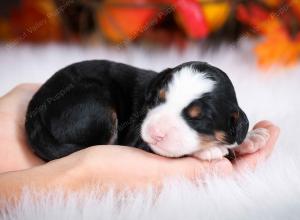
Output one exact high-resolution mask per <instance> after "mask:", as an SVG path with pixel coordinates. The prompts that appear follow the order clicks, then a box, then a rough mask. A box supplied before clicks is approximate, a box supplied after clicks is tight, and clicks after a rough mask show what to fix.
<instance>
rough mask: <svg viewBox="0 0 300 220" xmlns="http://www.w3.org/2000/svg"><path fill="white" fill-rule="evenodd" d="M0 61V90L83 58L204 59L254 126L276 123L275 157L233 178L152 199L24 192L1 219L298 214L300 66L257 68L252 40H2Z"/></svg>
mask: <svg viewBox="0 0 300 220" xmlns="http://www.w3.org/2000/svg"><path fill="white" fill-rule="evenodd" d="M0 58H1V59H0V67H1V70H0V85H1V86H0V95H2V94H4V93H5V92H7V91H8V90H9V89H11V88H12V87H13V86H15V85H16V84H18V83H21V82H44V81H45V80H46V79H47V78H49V77H50V76H51V75H52V74H53V73H54V72H55V71H56V70H58V69H59V68H61V67H63V66H65V65H67V64H70V63H73V62H77V61H81V60H86V59H111V60H115V61H121V62H125V63H128V64H132V65H136V66H139V67H144V68H151V69H155V70H162V69H164V68H166V67H169V66H175V65H177V64H179V63H182V62H185V61H190V60H204V61H208V62H210V63H211V64H213V65H216V66H218V67H220V68H221V69H223V70H224V71H225V72H227V73H228V74H229V76H230V77H231V79H232V81H233V83H234V85H235V88H236V91H237V96H238V100H239V103H240V105H241V106H242V108H243V109H244V110H245V112H246V113H247V114H248V117H249V120H250V122H251V124H252V125H253V124H254V123H255V122H257V121H258V120H261V119H269V120H271V121H273V122H274V123H276V124H277V125H279V126H280V127H281V135H280V139H279V141H278V144H277V146H276V149H275V152H274V154H273V155H272V157H271V158H270V159H269V160H268V161H267V162H266V163H264V164H262V165H261V166H260V168H259V169H258V170H257V171H256V172H255V173H250V172H249V173H245V174H244V175H243V176H242V177H240V179H239V180H238V181H237V180H233V179H230V178H229V179H218V178H215V179H213V178H212V179H211V180H209V181H207V183H206V186H205V187H204V186H199V187H196V186H193V185H191V184H189V183H188V182H186V181H176V182H175V181H170V182H168V183H166V187H165V188H164V189H163V191H162V193H161V194H160V196H159V197H157V198H155V199H154V198H153V193H152V192H151V191H149V192H147V193H145V194H131V195H127V196H126V197H120V196H119V197H117V196H114V195H113V193H108V194H107V195H105V196H103V197H102V198H101V199H99V198H98V199H97V198H94V197H93V193H92V190H91V192H90V193H89V194H86V195H82V196H80V199H79V197H76V195H73V196H70V197H69V199H68V200H67V201H65V200H63V199H62V196H61V194H59V193H58V192H52V193H51V194H50V195H47V196H46V195H45V199H44V200H43V201H41V202H39V203H33V202H32V201H31V200H30V197H31V195H30V194H24V197H23V201H22V203H21V204H20V205H19V206H18V207H17V208H13V209H11V210H10V211H9V212H8V213H6V215H3V216H0V219H22V220H26V219H28V220H32V219H130V220H135V219H136V220H139V219H191V220H193V219H222V220H226V219H228V220H232V219H263V220H267V219H300V144H299V143H298V142H299V141H298V137H299V135H300V132H299V131H300V129H299V126H300V123H299V122H300V120H299V119H300V117H299V114H300V98H299V92H300V75H299V74H300V72H299V70H300V69H299V67H300V66H296V67H294V68H291V69H279V68H274V69H272V70H270V71H269V72H268V73H263V72H260V71H259V70H258V69H257V67H256V65H255V59H254V57H253V55H252V52H251V45H249V44H244V45H241V47H240V48H239V49H236V48H234V47H232V46H225V47H223V48H220V49H219V50H217V51H209V52H207V51H206V52H205V53H204V52H203V51H201V49H199V48H197V47H196V46H195V45H191V46H190V47H189V48H188V49H187V50H186V51H184V52H181V51H178V50H176V49H174V48H171V49H150V48H140V47H130V49H127V50H118V49H113V48H106V47H105V48H104V47H96V48H91V47H89V48H87V47H76V46H58V45H48V46H35V47H34V46H18V45H17V46H16V47H13V48H9V49H6V47H5V45H2V46H0ZM154 200H155V202H153V201H154Z"/></svg>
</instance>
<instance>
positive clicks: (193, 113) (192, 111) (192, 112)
mask: <svg viewBox="0 0 300 220" xmlns="http://www.w3.org/2000/svg"><path fill="white" fill-rule="evenodd" d="M201 112H202V109H201V108H200V107H199V106H192V107H190V108H189V109H188V115H189V116H190V117H191V118H197V117H199V116H200V115H201Z"/></svg>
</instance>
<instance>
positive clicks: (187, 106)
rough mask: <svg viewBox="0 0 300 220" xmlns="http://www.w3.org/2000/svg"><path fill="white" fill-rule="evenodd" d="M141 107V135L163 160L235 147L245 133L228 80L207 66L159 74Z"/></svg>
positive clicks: (243, 118) (195, 65)
mask: <svg viewBox="0 0 300 220" xmlns="http://www.w3.org/2000/svg"><path fill="white" fill-rule="evenodd" d="M145 105H146V106H147V108H148V112H147V114H146V117H145V119H144V121H143V123H142V128H141V136H142V139H143V140H144V141H145V142H146V143H148V145H149V146H150V147H151V149H152V150H153V151H154V152H155V153H157V154H160V155H162V156H167V157H180V156H183V155H189V154H192V153H194V152H196V151H199V150H201V149H205V148H209V147H211V146H216V145H224V144H226V145H230V144H234V143H235V142H236V143H238V144H239V143H241V142H242V141H243V140H244V139H245V136H246V134H247V131H248V126H249V125H248V119H247V117H246V115H245V113H244V112H243V111H242V110H241V109H240V108H239V106H238V103H237V99H236V95H235V91H234V88H233V85H232V83H231V81H230V79H229V78H228V77H227V75H226V74H225V73H224V72H223V71H221V70H220V69H218V68H216V67H213V66H210V65H208V64H207V63H202V62H189V63H185V64H182V65H180V66H178V67H175V68H174V69H167V70H165V71H163V72H161V73H160V74H159V75H158V76H157V77H156V78H155V79H154V80H153V81H152V82H151V83H150V85H149V87H148V90H147V92H146V97H145Z"/></svg>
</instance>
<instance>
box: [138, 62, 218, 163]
mask: <svg viewBox="0 0 300 220" xmlns="http://www.w3.org/2000/svg"><path fill="white" fill-rule="evenodd" d="M213 88H214V81H213V80H211V79H208V78H207V77H206V75H205V73H199V72H197V71H196V70H194V69H193V68H192V67H184V68H182V69H181V70H180V71H178V72H176V73H174V74H173V78H172V80H171V81H170V82H169V84H168V88H167V91H166V101H165V103H162V104H160V105H158V106H156V107H155V108H153V109H152V110H150V111H149V112H148V114H147V116H146V118H145V120H144V122H143V124H142V131H141V136H142V139H143V140H144V141H145V142H147V143H148V144H149V145H150V147H151V149H152V150H153V151H154V152H155V153H157V154H160V155H162V156H168V157H179V156H183V155H187V154H191V153H193V152H196V151H198V150H200V149H201V146H200V143H201V140H200V137H199V135H198V133H197V132H196V131H195V130H193V129H192V128H191V127H190V126H189V125H188V124H187V122H186V121H185V120H184V118H183V117H182V115H181V114H182V111H183V109H184V108H186V107H187V106H188V105H189V104H190V103H191V102H193V101H194V100H196V99H198V98H200V97H201V96H202V95H203V94H204V93H208V92H211V91H212V90H213Z"/></svg>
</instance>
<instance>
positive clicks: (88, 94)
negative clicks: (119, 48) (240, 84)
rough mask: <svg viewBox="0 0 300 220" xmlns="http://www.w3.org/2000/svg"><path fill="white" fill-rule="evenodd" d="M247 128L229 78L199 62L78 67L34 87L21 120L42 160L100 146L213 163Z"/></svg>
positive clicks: (108, 63) (98, 63)
mask: <svg viewBox="0 0 300 220" xmlns="http://www.w3.org/2000/svg"><path fill="white" fill-rule="evenodd" d="M248 126H249V125H248V119H247V117H246V115H245V113H244V112H243V111H242V110H241V108H240V107H239V106H238V102H237V99H236V94H235V91H234V87H233V85H232V83H231V81H230V79H229V78H228V77H227V75H226V74H225V73H224V72H223V71H221V70H220V69H218V68H216V67H213V66H211V65H209V64H207V63H203V62H188V63H184V64H182V65H179V66H177V67H175V68H170V69H166V70H164V71H162V72H160V73H156V72H154V71H150V70H144V69H139V68H135V67H132V66H128V65H125V64H121V63H115V62H111V61H105V60H102V61H100V60H99V61H97V60H95V61H85V62H81V63H76V64H73V65H70V66H68V67H66V68H64V69H62V70H60V71H58V72H57V73H56V74H55V75H53V77H51V78H50V79H49V80H48V81H47V82H46V83H45V84H44V85H43V86H42V87H41V88H40V89H39V91H38V92H37V93H36V94H35V95H34V97H33V99H32V100H31V102H30V104H29V107H28V112H27V116H26V132H27V135H28V140H29V143H30V145H31V147H32V149H33V150H34V152H35V153H36V154H37V155H38V156H40V157H41V158H42V159H44V160H46V161H50V160H53V159H57V158H61V157H63V156H66V155H68V154H71V153H73V152H75V151H78V150H81V149H83V148H86V147H89V146H94V145H104V144H118V145H127V146H133V147H137V148H141V149H144V150H146V151H149V152H154V153H156V154H159V155H162V156H167V157H181V156H185V155H197V157H199V158H200V159H208V160H211V159H218V158H221V157H223V156H225V155H227V154H228V148H230V146H232V145H233V144H235V143H237V144H240V143H241V142H243V140H244V139H245V137H246V134H247V131H248Z"/></svg>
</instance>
